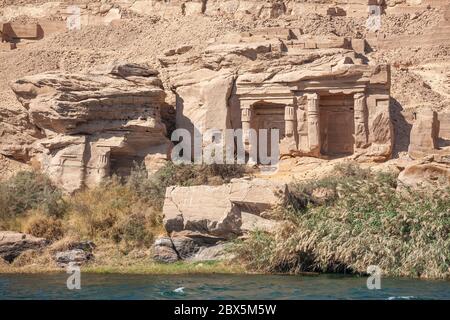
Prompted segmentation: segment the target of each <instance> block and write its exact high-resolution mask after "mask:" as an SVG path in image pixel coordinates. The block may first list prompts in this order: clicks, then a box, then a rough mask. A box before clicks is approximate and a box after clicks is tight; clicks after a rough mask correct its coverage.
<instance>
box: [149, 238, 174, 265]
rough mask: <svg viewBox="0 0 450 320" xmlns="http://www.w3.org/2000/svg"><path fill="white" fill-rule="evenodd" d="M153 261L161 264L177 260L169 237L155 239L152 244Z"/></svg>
mask: <svg viewBox="0 0 450 320" xmlns="http://www.w3.org/2000/svg"><path fill="white" fill-rule="evenodd" d="M153 260H155V261H157V262H162V263H172V262H176V261H178V260H179V257H178V254H177V252H176V251H175V249H174V247H173V243H172V240H171V239H170V237H161V238H158V239H156V241H155V243H154V244H153Z"/></svg>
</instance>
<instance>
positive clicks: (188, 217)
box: [163, 186, 242, 238]
mask: <svg viewBox="0 0 450 320" xmlns="http://www.w3.org/2000/svg"><path fill="white" fill-rule="evenodd" d="M224 191H227V188H224V187H223V186H195V187H168V188H167V189H166V199H165V201H164V207H163V213H164V226H165V228H166V230H167V232H169V233H171V232H173V231H182V230H190V231H197V232H201V233H209V234H212V235H215V236H220V237H223V238H233V237H234V236H236V235H238V234H239V233H240V227H241V224H242V222H241V217H240V210H239V209H238V208H237V206H236V205H234V204H233V203H231V201H230V200H229V199H227V197H226V192H224ZM224 195H225V196H224Z"/></svg>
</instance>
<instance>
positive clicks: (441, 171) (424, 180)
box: [398, 162, 450, 191]
mask: <svg viewBox="0 0 450 320" xmlns="http://www.w3.org/2000/svg"><path fill="white" fill-rule="evenodd" d="M398 186H399V188H400V189H401V188H405V187H410V188H428V189H430V191H432V190H434V188H436V187H443V186H450V166H449V165H448V164H444V163H437V162H428V163H418V164H413V165H410V166H408V167H406V168H405V170H403V171H402V172H400V174H399V176H398Z"/></svg>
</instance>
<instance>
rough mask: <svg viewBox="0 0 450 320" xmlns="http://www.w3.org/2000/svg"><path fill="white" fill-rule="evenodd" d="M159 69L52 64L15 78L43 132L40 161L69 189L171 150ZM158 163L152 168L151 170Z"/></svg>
mask: <svg viewBox="0 0 450 320" xmlns="http://www.w3.org/2000/svg"><path fill="white" fill-rule="evenodd" d="M157 74H158V72H157V71H155V70H152V69H149V68H147V67H146V66H143V65H138V64H129V63H112V64H110V65H106V66H102V67H100V68H97V69H94V70H91V71H90V72H88V73H85V74H65V73H60V72H48V73H43V74H39V75H34V76H29V77H24V78H22V79H19V80H17V81H15V82H13V83H12V84H11V88H12V89H13V91H14V93H15V94H16V96H17V98H18V99H19V101H20V102H21V103H22V105H23V106H24V107H25V109H26V110H27V113H28V115H29V118H30V120H31V122H32V123H33V124H34V125H35V126H36V127H38V128H39V129H40V130H41V132H42V134H43V135H45V137H44V138H42V139H40V140H39V141H38V142H39V144H38V145H39V148H40V149H41V152H42V155H41V156H40V159H39V160H40V162H41V165H42V169H43V171H44V172H46V173H47V174H48V175H49V177H50V178H51V179H53V180H54V182H56V183H57V184H58V185H60V186H61V187H63V188H64V189H65V190H66V191H68V192H73V191H75V190H78V189H80V188H83V187H85V186H92V185H95V184H96V183H98V182H100V181H101V180H102V179H103V178H105V177H107V176H109V175H111V174H113V173H115V174H118V175H126V174H128V173H129V171H130V169H131V168H132V167H133V165H134V162H135V161H136V162H144V163H145V164H146V165H149V166H151V164H153V163H155V162H154V161H152V159H153V158H154V157H155V155H158V156H160V157H163V158H167V153H168V150H169V148H170V145H171V143H170V141H169V140H168V139H167V138H166V128H165V125H164V124H163V122H162V121H161V114H160V108H161V107H162V105H163V104H164V98H165V93H164V90H163V88H162V84H161V81H160V80H159V79H158V77H157ZM154 169H155V168H150V167H149V168H148V170H149V171H150V170H154Z"/></svg>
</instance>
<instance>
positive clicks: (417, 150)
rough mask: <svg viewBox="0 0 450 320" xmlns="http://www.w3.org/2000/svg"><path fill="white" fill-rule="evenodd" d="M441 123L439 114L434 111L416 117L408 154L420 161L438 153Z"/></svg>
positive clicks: (424, 112)
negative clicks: (433, 153)
mask: <svg viewBox="0 0 450 320" xmlns="http://www.w3.org/2000/svg"><path fill="white" fill-rule="evenodd" d="M438 135H439V122H438V117H437V113H436V112H435V111H432V110H427V111H422V112H420V113H419V114H417V115H416V119H415V121H414V123H413V126H412V129H411V135H410V143H409V148H408V153H409V155H410V156H411V158H413V159H420V158H422V157H424V156H426V155H428V154H430V153H432V152H437V150H436V149H437V147H438V145H437V139H438Z"/></svg>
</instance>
